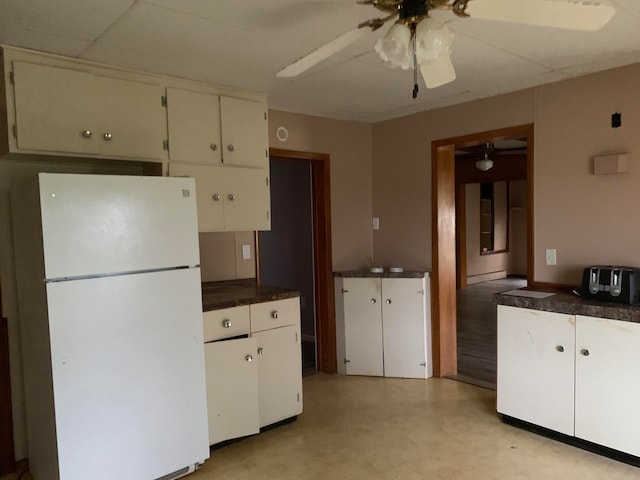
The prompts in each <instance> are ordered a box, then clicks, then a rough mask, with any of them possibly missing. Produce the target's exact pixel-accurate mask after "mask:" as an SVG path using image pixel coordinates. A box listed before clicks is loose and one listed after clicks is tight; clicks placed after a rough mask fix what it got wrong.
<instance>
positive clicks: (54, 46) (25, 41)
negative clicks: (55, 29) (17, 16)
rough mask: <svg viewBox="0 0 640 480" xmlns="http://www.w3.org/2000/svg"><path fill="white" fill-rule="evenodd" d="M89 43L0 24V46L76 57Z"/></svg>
mask: <svg viewBox="0 0 640 480" xmlns="http://www.w3.org/2000/svg"><path fill="white" fill-rule="evenodd" d="M90 43H91V42H90V41H89V40H81V39H79V38H70V37H66V36H62V35H54V34H51V33H45V32H34V31H33V30H28V29H25V28H21V27H14V26H11V25H5V24H2V23H0V44H5V45H15V46H18V47H24V48H31V49H33V50H40V51H43V52H50V53H57V54H58V55H66V56H68V57H77V56H78V55H80V53H81V52H82V51H83V50H84V49H85V48H87V46H88V45H89V44H90Z"/></svg>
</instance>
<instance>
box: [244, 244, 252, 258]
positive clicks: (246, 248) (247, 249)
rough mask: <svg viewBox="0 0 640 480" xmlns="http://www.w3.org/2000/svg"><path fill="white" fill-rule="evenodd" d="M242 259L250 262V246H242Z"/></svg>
mask: <svg viewBox="0 0 640 480" xmlns="http://www.w3.org/2000/svg"><path fill="white" fill-rule="evenodd" d="M242 259H243V260H251V245H242Z"/></svg>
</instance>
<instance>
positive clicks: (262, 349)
mask: <svg viewBox="0 0 640 480" xmlns="http://www.w3.org/2000/svg"><path fill="white" fill-rule="evenodd" d="M263 353H264V348H262V347H260V348H259V349H258V355H262V354H263Z"/></svg>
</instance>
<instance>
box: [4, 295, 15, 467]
mask: <svg viewBox="0 0 640 480" xmlns="http://www.w3.org/2000/svg"><path fill="white" fill-rule="evenodd" d="M0 425H3V427H2V429H0V474H3V473H10V472H15V470H16V462H15V450H14V444H13V413H12V410H11V373H10V367H9V329H8V325H7V319H6V318H5V317H4V314H3V312H2V294H1V292H0Z"/></svg>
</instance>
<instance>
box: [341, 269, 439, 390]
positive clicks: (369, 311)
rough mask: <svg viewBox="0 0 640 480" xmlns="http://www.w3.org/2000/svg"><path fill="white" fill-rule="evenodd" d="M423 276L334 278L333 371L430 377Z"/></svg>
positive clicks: (426, 293)
mask: <svg viewBox="0 0 640 480" xmlns="http://www.w3.org/2000/svg"><path fill="white" fill-rule="evenodd" d="M429 288H430V286H429V277H428V276H425V277H420V278H379V277H337V278H336V279H335V289H336V292H335V293H336V295H335V298H336V339H337V353H338V372H339V373H343V374H347V375H370V376H383V375H384V376H387V377H404V378H428V377H430V376H431V375H432V363H431V322H430V315H429V312H430V295H429Z"/></svg>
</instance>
